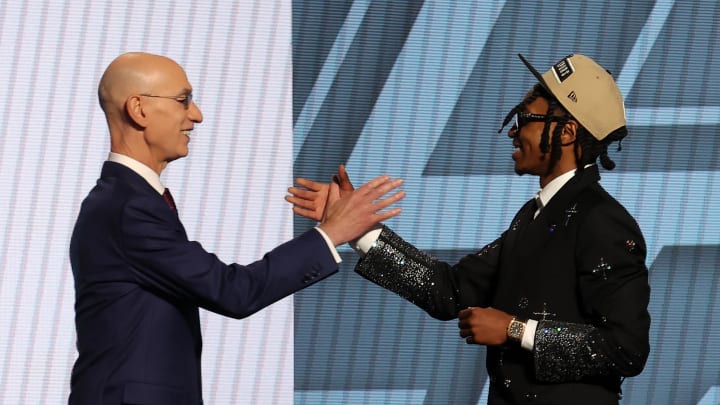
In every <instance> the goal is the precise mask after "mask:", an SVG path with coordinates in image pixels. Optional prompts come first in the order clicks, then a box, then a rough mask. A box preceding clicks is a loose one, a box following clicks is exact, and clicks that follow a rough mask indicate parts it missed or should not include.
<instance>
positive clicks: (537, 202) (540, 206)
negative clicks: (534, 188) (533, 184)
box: [533, 194, 543, 219]
mask: <svg viewBox="0 0 720 405" xmlns="http://www.w3.org/2000/svg"><path fill="white" fill-rule="evenodd" d="M534 200H535V204H533V206H534V207H535V210H534V211H533V219H535V218H537V216H538V215H540V211H541V210H542V209H543V203H542V200H540V194H535V198H534Z"/></svg>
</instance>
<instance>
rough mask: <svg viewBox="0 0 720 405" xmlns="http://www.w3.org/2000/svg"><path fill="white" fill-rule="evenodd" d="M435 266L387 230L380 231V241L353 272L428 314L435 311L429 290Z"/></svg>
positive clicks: (424, 255)
mask: <svg viewBox="0 0 720 405" xmlns="http://www.w3.org/2000/svg"><path fill="white" fill-rule="evenodd" d="M437 262H438V261H437V260H436V259H435V258H433V257H431V256H430V255H428V254H427V253H425V252H422V251H421V250H419V249H417V248H415V247H414V246H412V245H411V244H409V243H407V242H406V241H404V240H403V239H402V238H401V237H400V236H398V235H397V234H395V233H394V232H392V231H391V230H390V229H389V228H383V231H382V233H381V234H380V237H379V238H378V240H377V241H376V242H375V244H374V245H373V247H372V248H371V249H370V251H369V252H368V253H367V255H366V256H365V257H364V258H363V259H361V260H360V262H358V265H357V266H356V268H355V271H356V272H357V273H359V274H360V275H362V276H363V277H365V278H367V279H368V280H370V281H372V282H373V283H375V284H377V285H379V286H380V287H383V288H385V289H387V290H390V291H392V292H394V293H396V294H398V295H400V296H401V297H403V298H405V299H407V300H408V301H410V302H412V303H413V304H415V305H417V306H419V307H421V308H423V309H425V310H427V311H428V312H432V311H434V310H435V307H434V305H433V300H432V298H431V291H430V288H429V287H430V283H431V278H432V277H433V273H434V271H433V267H435V266H436V265H437Z"/></svg>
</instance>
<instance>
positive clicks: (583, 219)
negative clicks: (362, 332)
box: [356, 165, 650, 405]
mask: <svg viewBox="0 0 720 405" xmlns="http://www.w3.org/2000/svg"><path fill="white" fill-rule="evenodd" d="M599 180H600V175H599V173H598V169H597V167H596V166H594V165H593V166H590V167H588V168H586V169H585V170H582V171H578V172H577V174H576V175H575V176H574V177H573V178H572V179H571V180H570V181H569V182H568V183H566V184H565V185H564V186H563V188H562V189H561V190H560V191H559V192H558V193H557V194H556V195H555V196H554V197H553V198H552V200H550V202H549V203H548V204H547V206H546V207H544V208H543V210H542V211H541V213H540V214H539V215H538V216H537V218H535V219H533V214H534V210H535V208H534V204H533V202H532V201H529V202H528V203H526V204H525V205H524V206H523V207H522V208H521V209H520V211H519V212H518V213H517V214H516V215H515V218H514V219H513V220H512V222H511V224H510V227H509V228H508V229H507V230H506V231H505V232H504V233H503V234H502V235H501V236H500V238H498V239H497V240H495V241H493V242H492V243H490V244H488V245H487V246H485V247H483V248H482V249H481V250H480V251H479V252H476V253H474V254H470V255H467V256H465V257H464V258H463V259H461V260H460V262H458V263H457V264H455V265H449V264H447V263H443V262H440V261H438V260H436V259H434V258H432V257H430V256H428V255H427V254H425V253H423V252H421V251H419V250H418V249H417V248H415V247H413V246H412V245H410V244H409V243H407V242H406V241H404V240H403V239H401V238H400V237H399V236H398V235H396V234H395V233H393V232H392V231H391V230H390V229H388V228H384V229H383V231H382V233H381V235H380V238H379V239H378V240H377V242H376V243H375V245H373V247H372V248H371V249H370V251H369V252H368V253H367V255H366V256H365V257H364V258H363V259H361V260H360V261H359V262H358V264H357V267H356V271H357V272H358V273H359V274H361V275H362V276H363V277H365V278H367V279H369V280H370V281H372V282H374V283H376V284H378V285H380V286H382V287H384V288H386V289H388V290H391V291H393V292H395V293H397V294H399V295H401V296H402V297H404V298H405V299H407V300H409V301H411V302H413V303H414V304H416V305H417V306H419V307H420V308H422V309H423V310H425V311H427V313H428V314H430V315H431V316H433V317H435V318H438V319H442V320H449V319H454V318H456V317H457V314H458V312H459V311H460V310H462V309H464V308H467V307H470V306H479V307H488V306H491V307H493V308H497V309H500V310H502V311H505V312H507V313H510V314H513V315H515V316H517V317H519V318H522V319H528V318H529V319H535V320H537V321H539V323H538V327H537V331H536V333H535V346H534V349H533V350H532V351H528V350H525V349H523V348H521V347H520V346H519V345H517V344H511V343H508V344H506V345H504V346H500V347H488V355H487V371H488V374H489V376H490V391H489V403H490V404H526V403H530V404H532V403H542V404H583V405H593V404H598V405H599V404H617V403H618V398H619V396H620V392H621V391H620V384H621V382H622V379H623V378H624V377H626V376H634V375H637V374H639V373H640V372H641V371H642V369H643V367H644V365H645V361H646V359H647V356H648V353H649V351H650V347H649V328H650V315H649V314H648V311H647V307H648V301H649V296H650V287H649V285H648V271H647V267H646V266H645V253H646V247H645V241H644V239H643V236H642V233H641V232H640V228H639V227H638V225H637V223H636V222H635V220H634V219H633V218H632V217H631V216H630V214H629V213H628V212H627V211H626V210H625V209H624V208H623V206H622V205H620V203H619V202H618V201H617V200H615V199H614V198H613V197H611V196H610V195H609V194H608V193H607V192H606V191H605V190H604V189H603V188H602V187H601V186H600V184H599V183H598V181H599Z"/></svg>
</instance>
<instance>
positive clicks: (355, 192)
mask: <svg viewBox="0 0 720 405" xmlns="http://www.w3.org/2000/svg"><path fill="white" fill-rule="evenodd" d="M296 182H297V184H298V185H300V186H301V187H302V188H299V187H290V188H289V189H288V193H290V195H288V196H286V197H285V200H286V201H287V202H289V203H291V204H293V211H294V212H295V213H296V214H298V215H300V216H302V217H305V218H310V219H313V220H315V221H318V222H320V225H319V228H320V229H322V230H323V232H325V234H326V235H327V236H328V237H329V238H330V240H331V241H332V242H333V244H334V245H335V246H339V245H342V244H343V243H347V242H349V241H351V240H354V239H357V238H359V237H360V236H362V235H364V234H365V233H366V232H367V231H369V230H370V229H372V228H373V227H374V226H376V225H377V224H379V223H380V222H382V221H385V220H387V219H390V218H392V217H394V216H396V215H398V214H400V212H401V211H402V210H401V209H400V208H399V207H395V208H392V209H390V210H387V211H383V210H385V209H386V208H388V207H390V206H391V205H393V204H395V203H396V202H398V201H400V200H402V199H403V198H405V192H404V191H402V190H398V191H396V192H395V193H393V194H392V195H390V196H387V194H388V193H390V192H391V191H393V190H396V189H397V188H398V187H400V186H401V185H402V184H403V180H402V179H392V178H390V176H388V175H383V176H378V177H376V178H374V179H372V180H370V181H369V182H367V183H365V184H363V185H362V186H360V187H359V188H357V189H355V187H354V186H353V184H352V183H351V182H350V178H349V177H348V174H347V171H346V170H345V166H343V165H340V166H339V167H338V173H337V174H336V175H334V176H333V179H332V181H331V182H330V183H319V182H316V181H312V180H308V179H304V178H298V179H296Z"/></svg>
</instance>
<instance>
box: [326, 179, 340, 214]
mask: <svg viewBox="0 0 720 405" xmlns="http://www.w3.org/2000/svg"><path fill="white" fill-rule="evenodd" d="M339 199H340V186H338V185H337V183H335V182H334V181H331V182H330V189H329V190H328V195H327V200H326V201H325V212H324V213H323V218H322V222H325V219H327V215H328V211H330V209H331V208H332V205H333V204H334V203H335V202H336V201H337V200H339Z"/></svg>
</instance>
